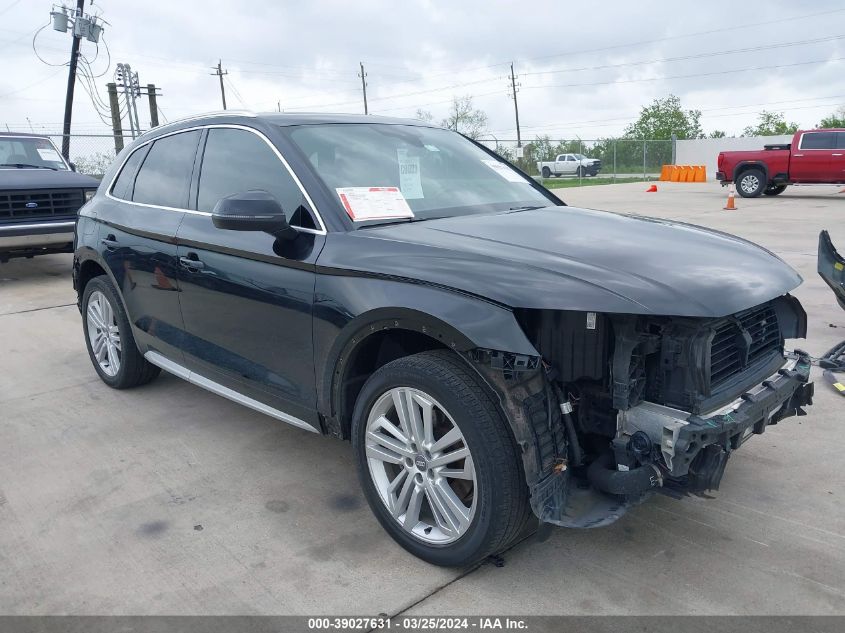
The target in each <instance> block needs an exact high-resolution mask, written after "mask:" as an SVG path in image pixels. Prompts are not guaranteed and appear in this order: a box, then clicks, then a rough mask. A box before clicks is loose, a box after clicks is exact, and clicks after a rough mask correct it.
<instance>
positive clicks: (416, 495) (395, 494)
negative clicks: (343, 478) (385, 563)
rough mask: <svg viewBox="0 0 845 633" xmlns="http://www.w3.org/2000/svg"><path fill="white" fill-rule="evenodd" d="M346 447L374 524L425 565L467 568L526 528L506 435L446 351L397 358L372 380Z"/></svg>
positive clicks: (520, 480) (517, 471)
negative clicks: (351, 449) (351, 452)
mask: <svg viewBox="0 0 845 633" xmlns="http://www.w3.org/2000/svg"><path fill="white" fill-rule="evenodd" d="M352 443H353V447H354V451H355V456H356V461H357V466H358V475H359V478H360V481H361V485H362V487H363V489H364V495H365V496H366V498H367V501H368V503H369V504H370V508H371V509H372V511H373V513H374V514H375V515H376V518H377V519H378V521H379V523H381V525H382V527H383V528H384V529H385V530H386V531H387V532H388V533H389V534H390V536H391V537H393V539H394V540H395V541H396V542H397V543H399V544H400V545H401V546H402V547H404V548H405V549H406V550H408V551H409V552H410V553H412V554H414V555H415V556H417V557H419V558H422V559H423V560H425V561H427V562H429V563H433V564H435V565H444V566H466V565H471V564H473V563H475V562H478V561H479V560H481V559H483V558H484V557H485V556H488V555H490V554H493V553H495V552H498V551H501V550H502V549H504V548H505V547H507V546H508V544H510V543H511V542H512V541H513V539H514V538H515V537H516V535H517V534H518V533H519V530H520V529H521V528H522V527H523V525H524V523H525V519H526V517H527V508H528V490H527V488H526V485H525V482H524V477H523V474H522V465H521V459H520V457H519V453H518V451H517V449H516V445H515V442H514V440H513V437H512V435H511V432H510V429H509V428H508V426H507V422H506V420H505V419H504V418H503V416H502V414H501V413H500V412H499V409H498V406H497V404H496V402H495V400H494V399H493V397H492V396H491V394H490V393H489V390H488V388H487V387H486V386H485V385H484V384H483V383H482V382H481V380H480V378H479V377H478V376H477V375H475V374H474V373H472V371H471V370H470V369H469V368H468V367H467V366H466V365H465V364H464V362H463V361H462V360H461V359H460V358H458V357H456V356H455V355H454V354H453V353H452V352H446V351H432V352H422V353H420V354H414V355H413V356H407V357H404V358H400V359H397V360H394V361H392V362H390V363H388V364H386V365H385V366H384V367H382V368H380V369H379V370H378V371H376V372H375V373H374V374H373V375H372V376H370V378H369V379H368V380H367V382H366V383H365V384H364V387H363V388H362V390H361V393H360V395H359V396H358V400H357V402H356V405H355V412H354V415H353V421H352Z"/></svg>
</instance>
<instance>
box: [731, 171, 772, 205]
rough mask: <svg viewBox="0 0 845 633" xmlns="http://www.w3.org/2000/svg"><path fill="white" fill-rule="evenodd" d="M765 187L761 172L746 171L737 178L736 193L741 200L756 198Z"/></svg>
mask: <svg viewBox="0 0 845 633" xmlns="http://www.w3.org/2000/svg"><path fill="white" fill-rule="evenodd" d="M766 186H767V183H766V176H765V174H764V173H763V172H762V171H761V170H759V169H747V170H745V171H744V172H742V173H741V174H740V175H739V177H738V178H737V183H736V192H737V193H738V194H739V195H741V196H742V197H743V198H757V197H758V196H760V195H761V194H762V193H763V191H764V190H765V189H766Z"/></svg>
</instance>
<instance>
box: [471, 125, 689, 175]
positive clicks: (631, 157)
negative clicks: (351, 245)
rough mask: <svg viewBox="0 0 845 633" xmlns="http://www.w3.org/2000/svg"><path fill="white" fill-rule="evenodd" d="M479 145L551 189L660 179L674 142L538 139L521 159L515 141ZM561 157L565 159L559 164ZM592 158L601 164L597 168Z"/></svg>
mask: <svg viewBox="0 0 845 633" xmlns="http://www.w3.org/2000/svg"><path fill="white" fill-rule="evenodd" d="M479 142H480V143H482V144H483V145H485V146H486V147H488V148H490V149H492V150H493V151H495V152H496V153H498V154H499V155H500V156H503V157H504V158H506V159H507V160H509V161H510V162H512V163H513V164H514V165H517V166H518V167H519V168H520V169H522V170H523V171H524V172H526V173H528V174H531V175H532V176H534V177H535V178H538V179H541V180H543V181H546V184H547V185H552V186H554V185H564V186H566V185H574V184H592V182H595V181H592V182H591V180H590V179H591V178H599V179H602V181H603V182H604V181H605V179H610V181H611V182H625V181H633V180H652V179H657V178H658V177H659V176H660V168H661V167H662V166H663V165H666V164H669V163H671V162H672V160H673V147H672V141H671V140H665V141H664V140H634V139H615V138H612V139H596V140H585V139H574V140H573V139H548V138H538V139H535V140H533V141H523V142H522V148H521V149H522V152H521V154H522V157H521V158H520V157H519V154H520V152H519V149H518V147H517V141H516V139H496V138H487V137H482V138H481V139H479ZM561 155H564V156H561ZM558 157H561V158H563V160H561V161H557V160H556V159H557V158H558ZM590 159H595V160H599V161H601V165H600V166H599V167H598V168H597V169H596V167H595V165H594V163H592V162H591V161H590ZM544 167H545V169H544Z"/></svg>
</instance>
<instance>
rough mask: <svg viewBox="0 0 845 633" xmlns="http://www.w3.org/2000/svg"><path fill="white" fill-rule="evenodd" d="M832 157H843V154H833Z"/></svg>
mask: <svg viewBox="0 0 845 633" xmlns="http://www.w3.org/2000/svg"><path fill="white" fill-rule="evenodd" d="M831 156H842V154H831Z"/></svg>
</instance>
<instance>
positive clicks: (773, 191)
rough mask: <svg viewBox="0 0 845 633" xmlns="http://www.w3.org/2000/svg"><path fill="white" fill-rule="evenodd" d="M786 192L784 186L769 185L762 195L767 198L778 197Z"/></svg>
mask: <svg viewBox="0 0 845 633" xmlns="http://www.w3.org/2000/svg"><path fill="white" fill-rule="evenodd" d="M784 191H786V185H769V186H768V187H766V189H765V191H763V193H764V194H765V195H767V196H779V195H780V194H782V193H783V192H784Z"/></svg>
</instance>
